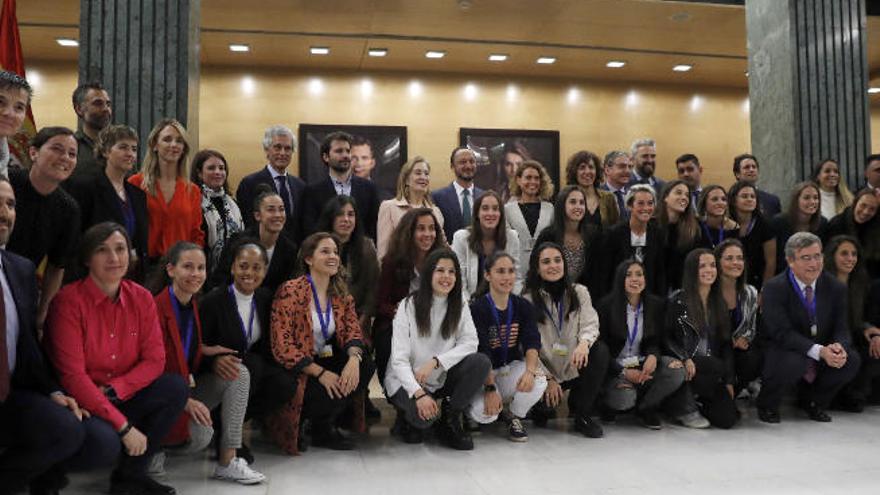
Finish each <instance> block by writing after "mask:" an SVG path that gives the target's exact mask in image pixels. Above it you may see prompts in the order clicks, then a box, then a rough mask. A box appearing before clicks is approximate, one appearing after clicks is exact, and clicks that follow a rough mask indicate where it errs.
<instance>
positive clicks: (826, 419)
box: [804, 402, 831, 423]
mask: <svg viewBox="0 0 880 495" xmlns="http://www.w3.org/2000/svg"><path fill="white" fill-rule="evenodd" d="M804 411H806V412H807V416H808V417H809V418H810V419H812V420H813V421H818V422H820V423H830V422H831V416H829V415H828V413H826V412H825V411H824V410H823V409H822V408H821V407H819V406H818V405H816V403H815V402H810V403H809V404H807V406H806V407H805V408H804Z"/></svg>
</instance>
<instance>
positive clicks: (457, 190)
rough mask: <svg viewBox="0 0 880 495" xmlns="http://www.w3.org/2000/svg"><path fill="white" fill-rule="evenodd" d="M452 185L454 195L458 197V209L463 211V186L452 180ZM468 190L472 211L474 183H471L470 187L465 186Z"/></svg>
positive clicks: (472, 209)
mask: <svg viewBox="0 0 880 495" xmlns="http://www.w3.org/2000/svg"><path fill="white" fill-rule="evenodd" d="M452 187H454V188H455V195H456V196H457V197H458V209H459V211H462V212H463V211H464V194H462V193H463V192H464V191H465V188H464V187H462V186H461V184H459V183H458V181H456V180H454V181H452ZM467 191H468V194H469V196H468V199H470V203H471V211H474V184H473V182H472V183H471V187H469V188H467Z"/></svg>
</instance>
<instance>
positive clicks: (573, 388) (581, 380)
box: [560, 341, 611, 418]
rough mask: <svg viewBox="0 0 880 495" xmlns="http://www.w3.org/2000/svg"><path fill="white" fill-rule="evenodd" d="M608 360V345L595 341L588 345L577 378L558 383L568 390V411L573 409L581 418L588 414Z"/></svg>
mask: <svg viewBox="0 0 880 495" xmlns="http://www.w3.org/2000/svg"><path fill="white" fill-rule="evenodd" d="M610 360H611V356H610V353H609V352H608V346H607V345H605V343H604V342H602V341H598V342H595V343H594V344H593V345H592V347H590V354H589V356H588V358H587V365H586V366H584V367H583V368H581V369H579V370H578V376H577V378H573V379H571V380H568V381H565V382H562V383H560V386H562V389H563V390H569V393H568V410H569V411H574V412H575V414H577V416H578V417H582V418H583V417H587V416H589V415H590V413H591V412H592V411H593V406H594V405H595V404H596V398H597V397H599V392H601V391H602V385H603V384H604V383H605V375H606V374H607V373H608V363H609V361H610Z"/></svg>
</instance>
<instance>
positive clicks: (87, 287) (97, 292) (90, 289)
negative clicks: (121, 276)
mask: <svg viewBox="0 0 880 495" xmlns="http://www.w3.org/2000/svg"><path fill="white" fill-rule="evenodd" d="M125 283H126V282H125V280H123V281H122V282H121V283H120V284H119V296H118V297H117V300H118V301H119V302H120V304H122V302H123V300H124V298H123V292H124V291H125ZM82 287H83V292H85V295H86V297H87V298H88V300H89V301H91V302H93V303H94V305H95V306H97V305H99V304H102V303H104V302H105V301H106V302H109V303H110V304H113V303H114V302H116V301H113V300H112V299H110V298H109V297H108V296H107V294H104V291H102V290H101V288H100V287H98V284H96V283H95V281H94V280H93V279H92V277H91V275H86V277H85V278H84V279H83V281H82Z"/></svg>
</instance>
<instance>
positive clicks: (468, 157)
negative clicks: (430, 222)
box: [431, 146, 483, 244]
mask: <svg viewBox="0 0 880 495" xmlns="http://www.w3.org/2000/svg"><path fill="white" fill-rule="evenodd" d="M449 166H450V167H451V168H452V173H454V174H455V180H454V181H452V184H449V185H448V186H446V187H444V188H443V189H439V190H437V191H434V192H433V193H431V199H432V200H433V201H434V204H435V205H437V208H439V209H440V213H442V214H443V233H444V234H446V242H447V243H450V244H451V243H452V236H453V234H455V232H456V231H457V230H459V229H463V228H465V227H467V226H468V225H470V223H471V214H472V213H473V207H474V200H475V199H476V198H477V197H478V196H479V195H480V194H482V193H483V190H482V189H480V188H478V187H476V186H474V174H475V173H476V172H477V155H476V154H474V152H473V151H471V150H470V148H468V147H467V146H459V147H458V148H455V149H454V150H452V154H451V155H450V156H449Z"/></svg>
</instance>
